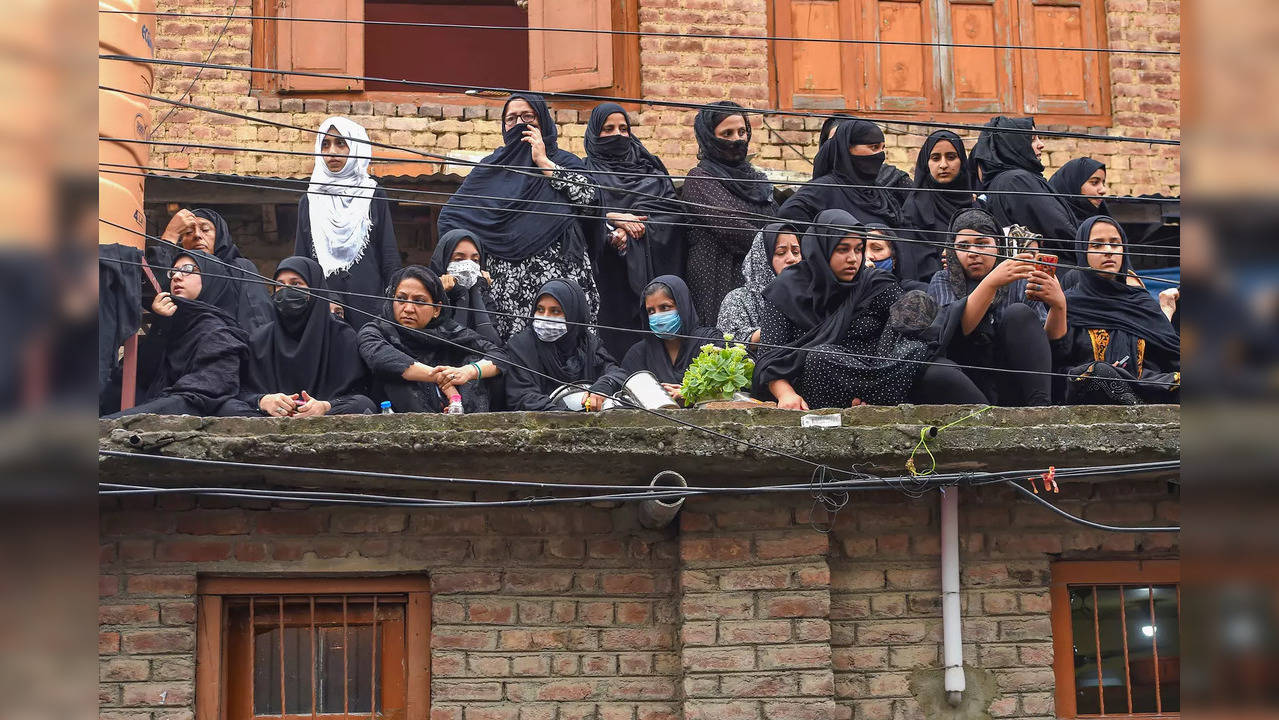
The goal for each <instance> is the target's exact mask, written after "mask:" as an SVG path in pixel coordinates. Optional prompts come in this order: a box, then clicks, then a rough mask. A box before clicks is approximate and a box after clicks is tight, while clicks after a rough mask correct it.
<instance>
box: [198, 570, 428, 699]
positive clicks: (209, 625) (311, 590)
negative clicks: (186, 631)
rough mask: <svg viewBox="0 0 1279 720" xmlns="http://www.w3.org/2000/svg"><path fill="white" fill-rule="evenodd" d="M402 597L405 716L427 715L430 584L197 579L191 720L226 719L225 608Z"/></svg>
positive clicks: (388, 579) (416, 579) (387, 579)
mask: <svg viewBox="0 0 1279 720" xmlns="http://www.w3.org/2000/svg"><path fill="white" fill-rule="evenodd" d="M374 594H403V595H406V596H407V601H406V602H405V619H404V638H405V654H404V659H405V663H406V665H407V672H406V677H405V680H406V686H405V705H404V708H405V717H406V718H417V717H426V716H427V715H429V714H430V711H431V699H430V688H431V647H430V637H431V594H430V581H429V579H428V578H426V577H424V576H420V575H394V576H379V577H297V578H290V577H221V576H218V577H200V578H198V579H197V585H196V657H195V720H225V719H226V717H227V705H228V703H227V697H226V693H227V687H228V683H227V674H228V669H227V667H226V664H227V663H226V654H225V653H226V647H227V643H226V633H227V627H226V603H225V601H224V600H225V598H227V597H231V596H239V597H243V596H246V595H263V596H280V595H374Z"/></svg>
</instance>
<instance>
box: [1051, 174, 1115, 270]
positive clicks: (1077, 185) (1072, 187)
mask: <svg viewBox="0 0 1279 720" xmlns="http://www.w3.org/2000/svg"><path fill="white" fill-rule="evenodd" d="M1105 169H1106V164H1105V163H1103V162H1100V161H1098V160H1094V159H1092V158H1090V157H1081V158H1075V159H1074V160H1071V161H1070V162H1068V163H1066V164H1065V165H1062V166H1061V167H1060V168H1058V169H1057V172H1055V173H1053V176H1052V177H1050V178H1048V186H1049V187H1051V188H1052V189H1053V191H1055V192H1057V193H1060V194H1061V195H1062V196H1063V197H1062V200H1064V201H1065V202H1066V205H1067V206H1068V207H1069V208H1070V211H1071V212H1072V213H1074V214H1075V220H1077V221H1079V222H1083V221H1084V220H1086V219H1088V218H1090V217H1093V216H1094V215H1109V214H1110V212H1109V211H1108V210H1107V208H1106V201H1105V200H1102V201H1101V207H1098V206H1096V205H1093V204H1092V202H1090V201H1089V200H1088V199H1087V198H1081V197H1071V196H1078V195H1081V194H1082V192H1081V191H1082V189H1083V187H1084V183H1086V182H1088V178H1090V177H1092V175H1093V173H1095V172H1097V171H1098V170H1105ZM1080 247H1081V249H1082V246H1080Z"/></svg>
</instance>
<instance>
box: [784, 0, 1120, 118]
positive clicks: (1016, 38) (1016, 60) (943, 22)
mask: <svg viewBox="0 0 1279 720" xmlns="http://www.w3.org/2000/svg"><path fill="white" fill-rule="evenodd" d="M849 1H850V2H851V3H852V8H853V11H854V17H853V18H852V23H853V25H854V26H856V27H857V28H858V30H859V31H860V30H862V29H863V28H864V27H865V25H864V22H865V19H864V18H865V16H866V15H867V13H868V11H867V10H866V2H867V1H868V0H849ZM869 1H873V0H869ZM1091 1H1092V0H1076V2H1071V3H1067V4H1083V3H1089V2H1091ZM1007 2H1008V8H1007V13H1008V20H1009V26H1010V27H1009V33H1008V34H1009V38H1008V40H1009V43H1008V44H1011V45H1022V44H1033V43H1024V42H1023V41H1022V40H1021V35H1022V27H1021V25H1022V21H1021V12H1020V10H1021V8H1020V5H1021V0H1007ZM1095 2H1096V5H1095V9H1096V11H1095V12H1094V13H1092V14H1093V15H1094V18H1093V19H1094V20H1095V22H1096V27H1095V29H1094V30H1095V34H1096V38H1097V47H1098V48H1102V49H1105V48H1108V47H1109V37H1110V36H1109V32H1108V31H1107V26H1106V3H1105V0H1095ZM842 4H843V3H841V5H842ZM924 4H925V5H926V6H928V7H930V8H932V10H933V12H934V15H933V16H932V17H931V18H930V20H929V22H930V25H931V27H932V28H933V29H934V32H935V33H937V32H940V31H941V30H942V29H944V28H947V27H949V19H948V18H943V17H941V16H940V14H937V5H936V4H935V2H934V0H924ZM783 10H784V11H786V12H789V11H790V0H771V2H768V3H767V27H768V34H769V35H770V36H778V35H782V34H783V33H780V32H779V31H778V27H779V23H778V19H777V18H778V14H779V12H781V11H783ZM934 37H936V36H934ZM794 45H795V43H792V42H778V41H775V40H769V41H768V68H769V83H768V85H769V88H768V91H769V102H770V104H771V105H772V106H773V107H776V108H780V109H783V110H800V111H803V110H808V111H812V112H818V113H834V112H845V113H851V114H854V115H866V114H868V113H869V114H870V115H871V116H872V117H874V118H875V119H876V120H878V121H880V122H890V123H891V122H894V121H907V120H927V121H934V122H957V123H958V122H968V123H971V122H973V121H974V120H975V119H977V118H981V119H983V120H984V119H985V118H988V117H991V116H994V115H1008V116H1017V117H1021V116H1026V115H1033V116H1034V118H1035V120H1036V121H1037V123H1038V124H1040V125H1068V126H1086V127H1113V126H1114V112H1113V108H1112V102H1111V101H1112V95H1111V65H1112V58H1111V56H1110V54H1109V53H1096V56H1097V63H1096V72H1097V93H1098V95H1097V112H1095V113H1089V114H1063V113H1055V112H1044V113H1031V112H1029V111H1027V110H1026V106H1027V100H1028V96H1027V94H1026V93H1027V90H1026V85H1025V83H1024V82H1022V77H1023V67H1024V66H1025V63H1023V61H1022V57H1021V56H1022V55H1024V54H1025V53H1026V52H1032V51H1016V50H1010V51H1008V52H1010V53H1012V59H1011V62H1010V63H1009V68H1008V71H1009V73H1011V78H1009V80H1008V83H1009V85H1010V86H1011V97H1010V99H1009V103H1010V105H1009V106H1007V107H1001V108H997V109H974V110H946V109H945V104H946V102H947V99H948V92H947V87H948V86H947V84H946V83H945V82H943V78H942V77H941V73H942V72H944V71H946V70H947V68H948V67H949V66H950V64H951V63H952V62H953V55H954V54H953V52H952V53H949V54H948V53H945V52H938V53H935V57H940V58H941V61H940V62H934V71H935V73H934V74H935V75H937V82H938V84H939V86H940V88H941V90H940V96H939V100H940V102H941V108H940V109H933V110H876V109H874V108H875V107H877V106H878V105H879V103H880V100H881V99H880V98H872V97H870V96H869V92H870V89H871V87H872V86H873V85H875V83H872V82H871V80H870V78H869V77H868V74H869V73H870V72H871V67H870V63H869V61H868V59H867V57H868V56H867V54H866V53H868V52H874V50H875V46H867V45H860V44H852V43H842V44H841V47H844V48H848V47H852V48H854V50H853V51H852V52H851V56H852V57H853V58H854V60H853V64H852V65H851V66H850V65H848V64H847V63H848V60H845V63H846V65H845V68H844V69H845V73H846V75H847V76H850V77H851V79H850V80H846V81H845V83H844V87H845V88H851V90H852V91H853V92H855V93H856V94H855V95H853V94H852V93H850V92H849V91H846V92H845V98H844V99H845V105H846V107H833V106H832V107H826V106H825V105H823V106H821V107H817V106H813V107H795V106H794V102H793V98H794V95H795V89H794V88H793V87H791V83H792V78H791V69H792V67H793V60H792V59H791V58H790V57H789V56H785V55H786V54H785V53H782V52H779V46H780V48H782V49H784V48H787V47H792V46H794ZM938 50H943V49H942V48H938ZM996 52H1000V51H996ZM841 56H842V57H844V58H848V57H849V56H850V54H849V53H848V52H845V53H842V55H841ZM850 95H851V96H850Z"/></svg>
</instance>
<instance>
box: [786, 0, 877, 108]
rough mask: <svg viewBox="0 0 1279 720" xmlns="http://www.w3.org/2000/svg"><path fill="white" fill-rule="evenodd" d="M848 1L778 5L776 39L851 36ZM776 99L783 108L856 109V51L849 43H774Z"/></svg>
mask: <svg viewBox="0 0 1279 720" xmlns="http://www.w3.org/2000/svg"><path fill="white" fill-rule="evenodd" d="M855 17H856V7H855V6H854V3H853V0H777V2H776V4H775V5H774V24H775V27H774V29H775V34H776V35H779V36H781V37H803V38H831V39H836V40H838V39H841V38H850V37H853V36H854V18H855ZM773 54H774V57H775V61H776V63H777V82H778V94H777V96H778V100H779V101H780V102H781V104H782V106H783V107H787V108H798V109H818V110H821V109H830V110H843V109H845V108H858V107H860V104H859V103H860V97H859V93H858V92H857V88H858V87H860V85H861V82H860V80H861V78H860V73H859V72H858V65H859V62H860V51H859V50H858V47H857V46H856V45H854V44H852V43H824V42H790V41H781V40H779V41H775V43H774V49H773Z"/></svg>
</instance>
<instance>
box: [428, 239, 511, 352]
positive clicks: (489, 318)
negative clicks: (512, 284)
mask: <svg viewBox="0 0 1279 720" xmlns="http://www.w3.org/2000/svg"><path fill="white" fill-rule="evenodd" d="M431 272H433V273H435V274H436V275H438V276H439V278H440V284H441V285H443V286H444V292H446V293H447V294H448V298H449V299H448V303H449V305H452V306H453V320H454V322H456V323H457V324H458V325H461V326H462V327H464V328H468V329H470V330H474V331H475V332H477V333H479V334H480V336H481V337H483V338H484V339H485V340H488V341H489V342H491V343H493V344H494V345H501V344H502V338H500V337H499V336H498V334H497V328H496V327H494V325H493V319H494V316H493V315H492V314H490V313H489V308H492V307H493V291H492V288H493V278H492V276H490V275H489V273H488V260H487V258H486V257H485V255H484V248H483V243H481V242H480V240H479V238H477V237H475V235H474V234H473V233H470V232H468V231H466V230H450V231H448V232H446V233H444V235H443V236H442V237H441V238H440V241H439V242H437V243H436V244H435V251H434V252H432V253H431Z"/></svg>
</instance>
